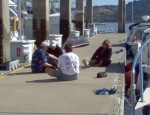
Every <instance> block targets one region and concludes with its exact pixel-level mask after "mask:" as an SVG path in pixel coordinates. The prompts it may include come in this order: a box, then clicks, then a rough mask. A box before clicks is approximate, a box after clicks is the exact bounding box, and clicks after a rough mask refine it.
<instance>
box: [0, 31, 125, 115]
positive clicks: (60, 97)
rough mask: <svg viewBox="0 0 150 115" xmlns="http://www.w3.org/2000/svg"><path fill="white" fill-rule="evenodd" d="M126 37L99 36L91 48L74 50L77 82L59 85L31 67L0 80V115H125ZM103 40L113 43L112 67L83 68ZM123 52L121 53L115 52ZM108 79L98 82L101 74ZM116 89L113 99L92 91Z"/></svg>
mask: <svg viewBox="0 0 150 115" xmlns="http://www.w3.org/2000/svg"><path fill="white" fill-rule="evenodd" d="M125 37H126V36H125V34H118V33H108V34H99V35H96V36H94V37H91V38H89V42H90V45H87V46H83V47H78V48H74V50H73V52H74V53H76V54H77V55H78V56H79V57H80V76H79V79H78V80H76V81H58V80H57V79H55V78H53V77H50V76H48V75H47V74H46V73H39V74H33V73H31V69H30V67H25V68H23V69H19V70H18V71H16V72H15V73H13V74H11V75H8V76H5V77H0V78H1V79H0V99H1V103H0V115H5V114H7V115H13V114H17V115H23V114H28V115H39V114H41V115H53V114H57V115H114V114H115V115H123V111H124V95H123V94H122V92H124V66H125V63H126V53H125V49H124V41H125ZM104 39H109V40H110V41H111V43H112V49H113V55H112V58H111V60H112V64H111V65H109V66H108V67H90V68H84V66H83V64H82V59H87V60H90V58H91V56H92V54H93V53H94V51H95V50H96V49H97V48H98V47H99V46H100V45H101V44H102V41H103V40H104ZM120 49H123V52H121V53H115V52H116V51H118V50H120ZM104 71H105V72H106V73H107V77H104V78H96V75H97V73H98V72H104ZM112 87H117V93H116V94H113V95H95V94H94V93H93V90H96V89H103V88H108V89H110V88H112Z"/></svg>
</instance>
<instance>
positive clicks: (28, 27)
mask: <svg viewBox="0 0 150 115" xmlns="http://www.w3.org/2000/svg"><path fill="white" fill-rule="evenodd" d="M9 1H10V2H9V7H10V8H9V9H10V17H15V16H17V10H16V7H17V5H16V4H15V3H14V2H12V1H11V0H9ZM28 7H32V6H31V4H28ZM59 18H60V14H59V13H56V14H50V15H49V20H50V25H49V26H50V34H59ZM32 19H33V15H32V14H28V15H27V21H26V23H25V28H23V30H24V32H23V33H24V35H25V39H27V40H31V39H32V38H33V37H32V34H33V32H32Z"/></svg>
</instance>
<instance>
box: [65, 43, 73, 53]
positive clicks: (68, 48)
mask: <svg viewBox="0 0 150 115" xmlns="http://www.w3.org/2000/svg"><path fill="white" fill-rule="evenodd" d="M64 49H65V52H66V53H69V52H72V51H73V48H72V45H71V44H70V43H68V44H66V45H65V47H64Z"/></svg>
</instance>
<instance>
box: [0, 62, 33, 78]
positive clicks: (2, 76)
mask: <svg viewBox="0 0 150 115" xmlns="http://www.w3.org/2000/svg"><path fill="white" fill-rule="evenodd" d="M30 65H31V64H27V65H24V66H22V67H19V68H17V69H15V70H13V71H11V72H9V73H7V74H3V75H0V79H2V78H5V77H6V76H8V75H12V74H14V73H15V72H17V71H19V70H21V69H23V68H25V67H28V66H30Z"/></svg>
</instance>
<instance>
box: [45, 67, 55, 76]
mask: <svg viewBox="0 0 150 115" xmlns="http://www.w3.org/2000/svg"><path fill="white" fill-rule="evenodd" d="M45 72H46V73H47V74H48V75H50V76H53V72H54V69H52V68H46V69H45Z"/></svg>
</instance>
